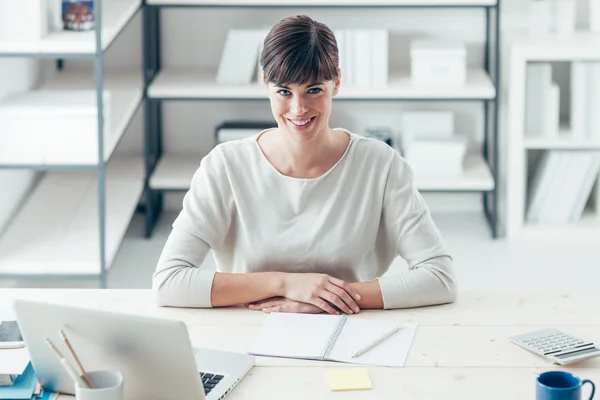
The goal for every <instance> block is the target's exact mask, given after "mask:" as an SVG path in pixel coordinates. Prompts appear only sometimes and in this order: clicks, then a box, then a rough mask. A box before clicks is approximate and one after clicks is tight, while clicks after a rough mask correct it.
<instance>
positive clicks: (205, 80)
mask: <svg viewBox="0 0 600 400" xmlns="http://www.w3.org/2000/svg"><path fill="white" fill-rule="evenodd" d="M214 76H215V74H214V72H212V73H211V72H206V71H202V70H196V69H189V68H188V69H170V68H166V69H162V70H161V71H160V72H159V73H158V75H157V76H156V78H155V79H154V81H153V82H152V83H151V84H150V87H149V88H148V96H149V97H151V98H156V99H190V100H192V99H215V100H216V99H228V100H229V99H232V100H255V99H264V100H267V93H266V89H265V87H264V85H262V84H258V83H251V84H248V85H238V86H233V85H218V84H217V83H216V82H215V81H214ZM495 95H496V91H495V88H494V85H493V83H492V81H491V80H490V78H489V76H488V75H487V74H486V73H485V71H484V70H471V71H469V72H468V74H467V84H466V85H465V86H460V87H429V88H427V87H415V86H413V85H412V84H411V82H410V74H409V73H408V72H407V71H405V72H400V73H391V76H390V80H389V85H388V86H386V87H382V88H376V87H366V88H361V87H352V86H344V84H343V83H342V87H341V89H340V93H339V95H338V96H336V99H337V100H378V99H382V100H395V99H397V100H403V99H432V100H446V99H448V100H455V99H458V100H470V99H473V100H479V99H490V100H491V99H494V98H495Z"/></svg>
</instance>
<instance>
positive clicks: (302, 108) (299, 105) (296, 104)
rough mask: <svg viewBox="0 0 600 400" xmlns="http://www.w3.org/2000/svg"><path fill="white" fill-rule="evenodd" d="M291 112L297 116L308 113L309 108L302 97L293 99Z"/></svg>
mask: <svg viewBox="0 0 600 400" xmlns="http://www.w3.org/2000/svg"><path fill="white" fill-rule="evenodd" d="M291 111H292V112H293V113H294V114H296V115H303V114H304V113H306V112H307V111H308V107H307V106H306V103H305V102H304V99H303V98H302V96H294V97H293V98H292V104H291Z"/></svg>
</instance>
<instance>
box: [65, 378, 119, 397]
mask: <svg viewBox="0 0 600 400" xmlns="http://www.w3.org/2000/svg"><path fill="white" fill-rule="evenodd" d="M87 375H88V377H89V378H90V381H92V385H94V388H93V389H89V388H87V387H85V388H84V387H81V386H79V384H75V398H76V399H77V400H123V374H121V373H120V372H118V371H90V372H88V373H87Z"/></svg>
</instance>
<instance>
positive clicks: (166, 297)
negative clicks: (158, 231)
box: [153, 131, 457, 308]
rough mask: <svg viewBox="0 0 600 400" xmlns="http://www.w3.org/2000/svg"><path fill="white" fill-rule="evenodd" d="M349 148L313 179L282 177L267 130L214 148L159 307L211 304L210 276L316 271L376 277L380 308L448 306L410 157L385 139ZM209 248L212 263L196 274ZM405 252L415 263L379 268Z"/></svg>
mask: <svg viewBox="0 0 600 400" xmlns="http://www.w3.org/2000/svg"><path fill="white" fill-rule="evenodd" d="M345 132H347V133H348V135H350V143H349V145H348V147H347V149H346V151H345V153H344V155H343V156H342V157H341V158H340V160H339V161H338V162H337V163H336V164H335V165H334V166H333V167H332V168H331V169H330V170H328V171H327V172H326V173H325V174H323V175H321V176H320V177H318V178H311V179H299V178H292V177H289V176H285V175H283V174H281V173H280V172H279V171H277V169H275V168H274V167H273V165H271V164H270V162H269V161H268V160H267V159H266V157H265V156H264V154H263V153H262V150H261V149H260V147H259V145H258V142H257V139H258V137H259V136H260V134H257V135H255V136H252V137H250V138H247V139H244V140H238V141H231V142H226V143H223V144H220V145H218V146H216V147H215V148H214V149H213V150H212V151H211V152H210V153H209V154H208V155H207V156H206V157H205V158H204V159H203V160H202V162H201V163H200V167H199V168H198V170H197V171H196V173H195V174H194V177H193V179H192V183H191V188H190V190H189V191H188V192H187V194H186V195H185V198H184V201H183V209H182V211H181V213H180V214H179V216H178V217H177V219H176V220H175V222H174V223H173V230H172V232H171V234H170V236H169V238H168V240H167V243H166V245H165V247H164V249H163V252H162V254H161V257H160V259H159V262H158V265H157V267H156V271H155V273H154V277H153V288H154V290H155V293H156V298H157V302H158V304H159V305H164V306H182V307H211V302H210V298H211V289H212V281H213V278H214V275H215V272H217V271H218V272H235V273H248V272H262V271H281V272H316V273H324V274H328V275H331V276H334V277H337V278H340V279H343V280H345V281H347V282H356V281H367V280H373V279H378V280H379V284H380V287H381V293H382V296H383V303H384V308H405V307H416V306H424V305H433V304H441V303H448V302H452V301H454V299H455V297H456V291H457V288H456V279H455V276H454V272H453V267H452V258H451V256H450V254H449V253H448V251H447V249H446V247H445V245H444V242H443V240H442V237H441V235H440V233H439V232H438V229H437V228H436V226H435V225H434V223H433V221H432V219H431V216H430V214H429V210H428V208H427V206H426V205H425V203H424V201H423V199H422V197H421V195H420V194H419V193H418V191H417V190H416V189H415V186H414V181H413V172H412V170H411V169H410V167H409V166H408V164H407V163H406V161H405V160H404V159H403V158H402V157H401V156H400V155H399V154H398V153H397V152H396V151H395V150H393V149H392V148H391V147H389V146H388V145H387V144H385V143H383V142H381V141H378V140H376V139H370V138H365V137H363V136H360V135H356V134H353V133H351V132H348V131H345ZM211 249H212V250H213V252H214V256H215V261H216V264H217V270H216V271H214V270H205V269H200V268H199V267H200V265H201V264H202V262H203V261H204V259H205V257H206V255H207V253H208V252H209V250H211ZM397 255H399V256H401V257H402V258H404V259H405V260H406V261H407V264H408V266H409V269H408V270H407V271H404V272H401V273H398V274H387V275H386V276H385V277H382V275H383V274H384V273H385V272H386V271H387V270H388V268H389V266H390V264H391V263H392V261H393V260H394V258H395V257H396V256H397Z"/></svg>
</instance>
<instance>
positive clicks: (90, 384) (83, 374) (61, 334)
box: [59, 329, 94, 389]
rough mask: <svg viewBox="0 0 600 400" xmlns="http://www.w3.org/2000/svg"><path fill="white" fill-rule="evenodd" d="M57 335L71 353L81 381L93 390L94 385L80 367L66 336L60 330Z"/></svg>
mask: <svg viewBox="0 0 600 400" xmlns="http://www.w3.org/2000/svg"><path fill="white" fill-rule="evenodd" d="M59 333H60V337H61V339H62V340H63V341H64V342H65V344H66V345H67V347H68V348H69V351H70V352H71V355H72V356H73V358H74V359H75V362H76V363H77V366H78V367H79V372H80V373H81V376H82V377H83V380H84V381H85V383H87V384H88V386H89V387H90V389H93V388H94V385H92V381H91V380H90V378H89V377H88V374H87V372H85V369H84V368H83V365H81V361H79V357H77V353H75V350H74V349H73V347H72V346H71V342H69V339H67V336H66V335H65V333H64V332H63V331H62V329H61V330H60V331H59Z"/></svg>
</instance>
